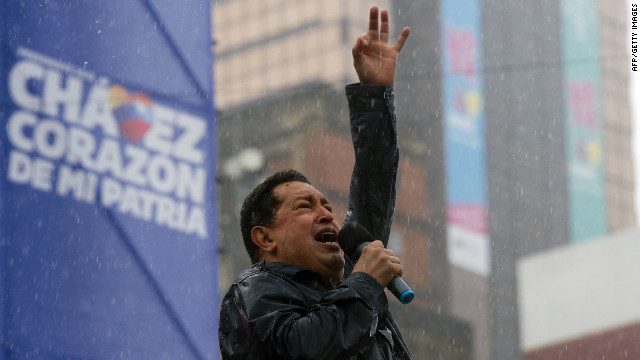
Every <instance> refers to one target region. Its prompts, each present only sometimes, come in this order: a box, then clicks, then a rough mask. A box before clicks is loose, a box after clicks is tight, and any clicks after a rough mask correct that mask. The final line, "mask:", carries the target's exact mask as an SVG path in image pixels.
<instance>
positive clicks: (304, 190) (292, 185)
mask: <svg viewBox="0 0 640 360" xmlns="http://www.w3.org/2000/svg"><path fill="white" fill-rule="evenodd" d="M274 193H275V195H276V196H277V197H278V198H279V199H280V200H282V201H283V202H284V201H296V200H299V199H302V200H309V201H311V200H314V199H318V200H320V202H321V203H327V202H329V200H327V199H326V198H325V197H324V195H322V193H321V192H320V191H318V190H317V189H316V188H315V187H313V185H311V184H307V183H303V182H299V181H292V182H287V183H283V184H280V185H278V186H276V188H275V189H274Z"/></svg>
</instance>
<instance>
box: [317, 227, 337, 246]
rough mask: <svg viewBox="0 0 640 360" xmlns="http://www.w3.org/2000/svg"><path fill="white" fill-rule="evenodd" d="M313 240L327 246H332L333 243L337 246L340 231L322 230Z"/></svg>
mask: <svg viewBox="0 0 640 360" xmlns="http://www.w3.org/2000/svg"><path fill="white" fill-rule="evenodd" d="M313 239H314V240H315V241H318V242H321V243H325V244H332V243H335V244H337V243H338V231H337V230H335V229H324V230H321V231H320V232H319V233H317V234H316V236H315V237H314V238H313Z"/></svg>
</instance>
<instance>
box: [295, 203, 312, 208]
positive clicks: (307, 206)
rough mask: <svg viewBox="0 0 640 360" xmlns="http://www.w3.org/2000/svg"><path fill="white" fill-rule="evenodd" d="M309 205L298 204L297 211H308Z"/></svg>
mask: <svg viewBox="0 0 640 360" xmlns="http://www.w3.org/2000/svg"><path fill="white" fill-rule="evenodd" d="M310 208H311V205H309V204H300V205H298V209H310Z"/></svg>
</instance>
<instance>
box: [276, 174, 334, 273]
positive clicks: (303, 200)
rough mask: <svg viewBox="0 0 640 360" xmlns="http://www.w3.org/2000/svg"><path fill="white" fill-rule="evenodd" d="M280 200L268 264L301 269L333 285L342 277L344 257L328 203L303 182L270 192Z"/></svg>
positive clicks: (283, 185)
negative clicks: (293, 266)
mask: <svg viewBox="0 0 640 360" xmlns="http://www.w3.org/2000/svg"><path fill="white" fill-rule="evenodd" d="M273 192H274V195H275V196H276V197H277V198H278V199H280V200H282V204H281V205H280V208H279V209H278V211H277V212H276V217H275V221H274V223H273V225H272V226H270V227H269V236H270V238H271V239H272V240H273V241H274V242H275V243H276V250H275V252H274V257H273V258H272V261H278V262H285V263H289V264H294V265H300V266H304V267H306V268H308V269H310V270H312V271H315V272H317V273H319V274H320V275H322V277H323V278H324V279H325V281H328V282H331V283H337V282H338V281H340V279H342V275H343V273H344V253H343V251H342V249H340V245H338V230H339V229H340V226H339V225H338V223H337V222H336V219H335V217H334V216H333V213H332V212H331V211H332V209H331V205H330V204H329V201H328V200H327V199H326V198H325V197H324V196H323V195H322V193H320V192H319V191H318V190H316V189H315V188H314V187H313V186H311V185H309V184H306V183H303V182H297V181H294V182H288V183H284V184H280V185H278V186H276V187H275V189H274V190H273Z"/></svg>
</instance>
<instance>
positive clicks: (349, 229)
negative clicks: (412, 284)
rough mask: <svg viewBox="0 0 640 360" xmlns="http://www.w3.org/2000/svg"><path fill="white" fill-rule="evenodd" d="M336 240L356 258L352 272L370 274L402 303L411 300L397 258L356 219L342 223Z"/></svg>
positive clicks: (346, 251) (411, 293) (350, 255)
mask: <svg viewBox="0 0 640 360" xmlns="http://www.w3.org/2000/svg"><path fill="white" fill-rule="evenodd" d="M338 243H339V244H340V247H341V248H342V250H344V252H345V254H347V255H348V256H349V257H351V258H352V259H354V260H357V262H356V264H355V266H354V268H353V272H359V271H361V272H365V273H367V274H369V275H371V276H372V277H373V278H374V279H376V280H377V281H378V283H379V284H380V286H382V287H384V286H386V287H387V289H389V290H390V291H391V293H393V295H395V297H396V298H398V300H400V302H401V303H403V304H408V303H410V302H411V300H413V297H414V293H413V291H412V290H411V289H410V288H409V286H407V284H406V283H405V282H404V281H403V280H402V278H400V276H401V275H402V265H401V264H400V259H399V258H397V257H396V256H395V255H394V254H393V251H392V250H389V249H385V248H384V246H383V244H382V242H381V241H380V240H375V239H374V238H373V236H372V235H371V234H370V233H369V232H368V231H367V229H365V228H364V227H363V226H362V225H360V224H358V223H356V222H351V223H349V224H347V225H345V227H343V228H342V230H340V232H339V233H338Z"/></svg>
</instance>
